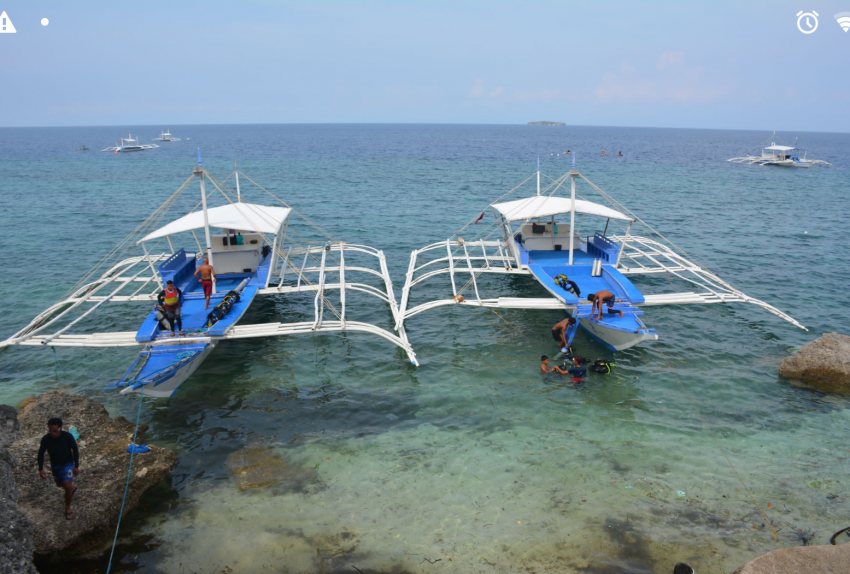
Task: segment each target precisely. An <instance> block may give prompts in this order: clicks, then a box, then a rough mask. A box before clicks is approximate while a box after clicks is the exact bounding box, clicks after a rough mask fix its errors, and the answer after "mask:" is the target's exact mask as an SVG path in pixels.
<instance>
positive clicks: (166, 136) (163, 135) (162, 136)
mask: <svg viewBox="0 0 850 574" xmlns="http://www.w3.org/2000/svg"><path fill="white" fill-rule="evenodd" d="M153 141H155V142H179V141H180V138H176V137H174V136H172V135H171V130H165V131H162V132H159V137H158V138H153Z"/></svg>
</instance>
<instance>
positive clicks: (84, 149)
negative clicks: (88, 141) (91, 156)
mask: <svg viewBox="0 0 850 574" xmlns="http://www.w3.org/2000/svg"><path fill="white" fill-rule="evenodd" d="M90 149H91V148H87V147H86V146H83V147H78V148H77V149H76V150H75V151H89V150H90Z"/></svg>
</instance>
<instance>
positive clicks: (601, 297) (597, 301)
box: [587, 291, 623, 321]
mask: <svg viewBox="0 0 850 574" xmlns="http://www.w3.org/2000/svg"><path fill="white" fill-rule="evenodd" d="M587 300H588V301H590V302H591V303H593V304H592V305H591V306H590V318H591V319H593V315H594V312H593V311H594V309H596V310H597V313H595V314H596V320H597V321H601V320H602V304H603V303H604V304H605V305H607V306H608V313H609V314H610V313H619V314H620V317H622V316H623V312H622V311H616V310H614V294H613V293H611V292H610V291H599V292H598V293H591V294H590V295H588V296H587Z"/></svg>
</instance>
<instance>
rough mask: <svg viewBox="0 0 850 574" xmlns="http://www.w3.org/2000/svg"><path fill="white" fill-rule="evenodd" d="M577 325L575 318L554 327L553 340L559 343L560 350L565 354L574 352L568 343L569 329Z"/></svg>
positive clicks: (569, 318)
mask: <svg viewBox="0 0 850 574" xmlns="http://www.w3.org/2000/svg"><path fill="white" fill-rule="evenodd" d="M575 324H576V320H575V317H567V318H566V319H564V320H563V321H561V322H559V323H557V324H556V325H555V326H554V327H552V338H553V339H555V340H556V341H557V342H558V345H559V348H560V349H561V350H562V351H564V352H565V353H567V352H569V353H571V352H572V349H570V344H569V343H567V327H569V326H570V325H575Z"/></svg>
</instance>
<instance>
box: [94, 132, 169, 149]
mask: <svg viewBox="0 0 850 574" xmlns="http://www.w3.org/2000/svg"><path fill="white" fill-rule="evenodd" d="M158 147H159V146H158V145H156V144H140V143H139V140H138V139H137V138H133V134H127V137H126V138H121V139H119V140H118V145H114V146H111V147H107V148H103V149H102V150H100V151H111V152H115V153H126V152H130V151H145V150H149V149H154V148H158Z"/></svg>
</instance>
